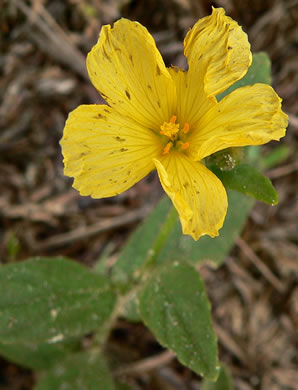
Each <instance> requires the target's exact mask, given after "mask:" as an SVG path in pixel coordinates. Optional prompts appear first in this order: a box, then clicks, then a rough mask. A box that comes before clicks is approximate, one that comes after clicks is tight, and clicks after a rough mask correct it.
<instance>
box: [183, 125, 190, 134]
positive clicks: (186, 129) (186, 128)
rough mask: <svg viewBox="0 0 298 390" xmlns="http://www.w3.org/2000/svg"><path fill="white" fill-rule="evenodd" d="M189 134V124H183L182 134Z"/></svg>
mask: <svg viewBox="0 0 298 390" xmlns="http://www.w3.org/2000/svg"><path fill="white" fill-rule="evenodd" d="M188 132H189V123H188V122H185V123H184V127H183V133H184V134H187V133H188Z"/></svg>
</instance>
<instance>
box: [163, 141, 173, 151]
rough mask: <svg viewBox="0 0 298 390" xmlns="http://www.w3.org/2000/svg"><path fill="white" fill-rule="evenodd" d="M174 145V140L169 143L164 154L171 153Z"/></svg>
mask: <svg viewBox="0 0 298 390" xmlns="http://www.w3.org/2000/svg"><path fill="white" fill-rule="evenodd" d="M172 146H173V143H172V142H169V143H167V144H166V146H165V148H164V150H163V153H162V154H169V151H170V149H171V147H172Z"/></svg>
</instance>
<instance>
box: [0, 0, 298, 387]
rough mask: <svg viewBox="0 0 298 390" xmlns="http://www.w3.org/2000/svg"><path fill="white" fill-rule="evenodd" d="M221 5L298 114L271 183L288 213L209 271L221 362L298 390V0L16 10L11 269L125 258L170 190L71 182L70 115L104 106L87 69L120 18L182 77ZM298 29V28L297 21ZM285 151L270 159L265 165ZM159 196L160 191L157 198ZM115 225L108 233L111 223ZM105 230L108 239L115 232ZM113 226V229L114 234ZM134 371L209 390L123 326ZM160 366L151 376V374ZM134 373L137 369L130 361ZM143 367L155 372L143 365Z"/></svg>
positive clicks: (9, 28)
mask: <svg viewBox="0 0 298 390" xmlns="http://www.w3.org/2000/svg"><path fill="white" fill-rule="evenodd" d="M211 3H212V4H213V5H214V6H223V7H224V8H225V9H226V11H227V13H228V14H229V15H230V16H232V17H233V18H234V19H236V20H237V21H238V22H239V24H240V25H242V26H243V28H244V30H245V31H246V32H247V33H248V35H249V40H250V42H251V44H252V50H253V51H254V52H256V51H261V50H265V51H267V52H268V54H269V55H270V57H271V60H272V76H273V86H274V88H275V89H276V91H277V92H278V94H279V95H280V96H281V97H282V98H283V108H284V110H285V111H286V112H287V113H288V114H289V118H290V125H289V129H288V133H287V137H286V138H284V139H283V140H282V141H281V142H282V143H283V144H284V145H286V146H288V148H289V150H290V152H291V153H290V155H289V157H288V158H287V159H286V160H284V161H283V162H282V163H281V164H280V165H279V166H278V167H276V168H274V169H271V170H270V171H269V172H267V175H268V176H269V177H270V178H271V179H272V180H273V182H274V185H275V186H276V188H277V189H278V192H279V196H280V203H279V205H278V206H276V207H274V208H272V207H270V206H267V205H263V204H260V203H258V204H257V205H256V207H255V208H254V210H253V212H252V214H251V216H250V218H249V220H248V222H247V225H246V227H245V229H244V232H243V234H242V237H241V239H239V240H238V241H237V243H236V245H235V247H234V249H233V250H232V252H231V254H230V256H229V257H228V258H227V261H226V263H225V265H224V266H222V267H221V268H220V269H218V270H213V269H211V268H209V267H207V266H204V267H203V269H202V273H203V276H204V278H205V281H206V285H207V289H208V294H209V296H210V299H211V301H212V304H213V316H214V324H215V328H216V330H217V334H218V337H219V344H220V358H221V360H223V361H224V362H226V364H227V365H228V366H229V367H230V370H231V373H232V375H233V377H234V381H235V387H236V389H237V390H238V389H239V390H252V389H259V390H294V389H297V384H298V371H297V339H296V341H295V333H296V331H295V330H296V329H297V325H298V306H297V302H298V288H297V273H298V266H297V259H298V250H297V217H298V207H297V202H296V200H297V181H298V180H297V179H298V175H297V170H298V165H297V136H298V117H297V112H298V100H297V85H298V75H297V68H298V52H297V37H298V31H297V20H298V1H297V0H262V1H261V0H249V1H248V0H243V1H237V0H218V1H214V2H211V1H209V0H201V1H199V0H164V1H158V0H148V1H145V0H140V1H130V0H126V1H120V0H115V1H109V0H106V1H104V0H83V1H76V0H66V1H62V0H52V1H49V0H48V1H46V0H33V1H31V2H30V1H23V0H15V1H10V0H7V1H4V2H2V5H1V13H0V37H1V42H0V45H1V58H0V75H1V78H0V90H1V96H0V102H1V105H0V226H1V228H0V258H1V261H2V263H8V262H12V261H16V259H17V260H22V259H25V258H27V257H30V256H34V255H50V256H52V255H60V254H62V255H67V256H69V257H72V258H74V259H76V260H79V261H82V262H84V263H85V264H87V265H90V264H92V263H94V261H95V260H96V259H98V258H99V256H100V255H101V254H102V253H103V251H107V252H108V253H109V254H110V255H111V258H113V257H114V258H115V257H116V255H117V253H118V252H119V250H120V248H121V247H122V245H123V244H124V243H125V241H126V239H127V237H128V235H129V234H130V233H131V232H132V231H133V229H134V228H135V227H136V225H137V223H138V222H139V221H140V220H141V219H142V218H143V217H144V216H145V213H146V209H145V208H144V206H145V205H148V204H153V203H154V202H156V201H157V200H158V198H159V197H160V195H161V193H162V191H161V189H160V185H159V183H158V180H157V178H156V175H155V174H151V175H149V176H148V177H147V178H146V179H144V180H143V181H141V182H140V183H138V184H137V185H136V186H135V187H133V188H132V189H130V190H129V191H127V192H126V193H124V194H121V195H119V196H117V197H114V198H110V199H100V200H93V199H91V198H89V197H80V196H79V194H78V193H77V192H76V191H75V190H74V189H72V188H71V180H70V179H69V178H67V177H65V176H64V175H63V166H62V156H61V151H60V147H59V140H60V138H61V136H62V131H63V126H64V122H65V119H66V117H67V115H68V113H69V112H70V111H71V110H72V109H74V108H75V107H76V106H78V105H79V104H81V103H87V104H88V103H100V102H101V99H100V97H99V96H98V94H97V93H96V91H95V89H94V88H93V86H92V85H91V83H90V82H89V81H88V77H87V74H86V69H85V56H86V53H87V52H88V50H89V49H90V48H91V47H92V45H93V44H94V43H95V42H96V40H97V36H98V33H99V31H100V28H101V26H102V24H106V23H112V22H113V21H115V20H116V19H118V18H120V17H121V16H125V17H128V18H130V19H133V20H138V21H139V22H141V23H142V24H144V25H145V26H146V27H147V28H148V29H149V30H150V31H151V32H152V33H153V34H154V37H155V39H156V41H157V44H158V47H159V49H160V50H161V52H162V54H163V56H164V58H165V60H166V62H167V64H168V65H170V64H175V65H178V66H179V65H182V64H183V63H184V57H183V45H182V41H183V37H184V35H185V33H186V32H187V30H188V29H189V27H190V26H192V25H193V24H194V23H195V22H196V21H197V19H198V18H200V17H202V16H205V15H207V14H209V13H210V11H211ZM295 21H296V22H295ZM275 146H276V145H272V144H271V145H270V146H267V147H264V148H263V150H264V152H266V151H268V150H271V149H272V148H274V147H275ZM153 189H154V190H153ZM102 222H104V223H102ZM106 224H107V225H108V226H106ZM103 226H105V228H103ZM113 348H115V350H116V351H117V353H118V354H119V355H121V354H122V355H123V356H125V358H126V359H127V357H129V359H128V360H129V361H131V362H132V361H133V362H136V361H137V362H138V363H141V366H140V367H139V368H138V367H137V368H136V367H135V366H132V367H131V371H130V373H129V374H128V375H127V379H128V380H129V381H130V382H131V383H133V384H134V385H135V386H136V388H138V389H150V390H151V389H152V390H154V389H163V390H174V389H181V390H183V389H191V390H196V389H199V388H200V379H199V378H198V377H197V376H196V375H194V374H193V373H191V372H190V371H189V370H188V369H187V368H185V367H182V366H181V365H180V364H179V363H178V362H177V361H175V360H173V359H171V356H169V355H167V354H165V353H164V352H163V351H162V350H161V348H160V347H159V346H158V344H157V343H156V342H155V341H154V338H153V336H152V335H151V334H150V332H149V331H147V330H146V329H145V328H144V327H143V326H142V325H140V324H130V323H128V322H126V321H124V320H121V321H119V323H118V324H117V327H116V329H115V330H114V332H113V337H112V340H111V349H113ZM152 356H155V358H154V359H153V361H152V362H151V364H152V365H151V368H152V367H153V368H152V369H151V370H149V371H146V369H145V368H144V365H143V366H142V361H143V360H144V359H146V358H148V357H152ZM126 363H127V361H126ZM143 363H145V362H143ZM33 383H34V376H33V375H32V373H31V372H30V371H29V370H24V369H22V368H20V367H18V366H16V365H14V364H13V363H9V362H5V361H4V360H1V366H0V389H1V390H21V389H23V390H29V389H32V386H33Z"/></svg>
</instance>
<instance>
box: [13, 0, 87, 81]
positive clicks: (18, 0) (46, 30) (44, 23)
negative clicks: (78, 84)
mask: <svg viewBox="0 0 298 390" xmlns="http://www.w3.org/2000/svg"><path fill="white" fill-rule="evenodd" d="M14 3H15V5H16V7H17V8H18V9H19V10H20V11H22V12H23V13H24V14H25V15H26V16H27V18H28V20H29V21H30V22H31V23H32V24H34V25H35V26H36V27H37V28H38V29H39V30H40V31H41V32H42V33H43V34H44V36H45V37H46V38H47V39H48V41H49V43H50V45H49V46H48V43H47V42H43V40H41V39H38V38H37V39H35V35H34V34H32V35H31V37H32V38H33V39H35V42H36V43H37V44H38V45H39V46H40V47H41V49H43V50H45V51H49V49H51V48H54V50H51V52H50V55H52V56H55V57H56V59H57V60H58V61H60V62H61V63H63V64H66V65H68V66H69V67H70V68H71V69H73V70H75V71H76V72H77V73H78V74H79V75H80V76H82V77H84V78H85V79H86V80H89V78H88V74H87V71H86V65H85V59H84V56H83V55H82V54H81V52H80V51H79V50H78V49H77V48H76V47H75V46H74V45H73V43H72V41H71V39H70V38H69V37H68V36H67V34H66V33H65V32H64V31H63V30H62V28H61V27H60V26H58V25H57V23H56V22H55V21H53V18H52V17H51V16H50V15H49V14H48V13H47V11H46V10H45V9H44V8H43V7H42V9H41V12H42V15H43V17H44V19H45V20H44V19H43V18H42V16H41V15H40V14H34V11H33V10H32V9H31V8H29V7H28V6H27V5H26V4H25V2H24V1H23V0H14ZM53 27H54V28H55V30H56V31H53Z"/></svg>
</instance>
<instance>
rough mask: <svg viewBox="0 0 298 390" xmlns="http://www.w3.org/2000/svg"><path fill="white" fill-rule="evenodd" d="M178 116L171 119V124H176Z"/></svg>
mask: <svg viewBox="0 0 298 390" xmlns="http://www.w3.org/2000/svg"><path fill="white" fill-rule="evenodd" d="M176 119H177V117H176V115H173V116H172V118H171V119H170V123H175V122H176Z"/></svg>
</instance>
